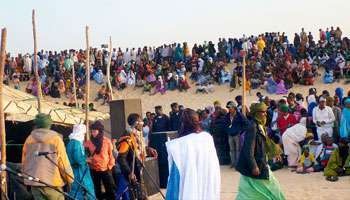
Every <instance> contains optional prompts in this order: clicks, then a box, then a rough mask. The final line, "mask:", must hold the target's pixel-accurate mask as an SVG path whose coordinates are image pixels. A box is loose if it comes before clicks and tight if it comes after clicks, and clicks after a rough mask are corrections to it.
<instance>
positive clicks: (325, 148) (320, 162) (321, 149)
mask: <svg viewBox="0 0 350 200" xmlns="http://www.w3.org/2000/svg"><path fill="white" fill-rule="evenodd" d="M321 141H322V143H321V144H320V145H319V146H318V147H317V149H316V152H315V159H316V161H317V164H316V165H315V167H314V169H315V171H316V172H319V171H323V170H324V168H325V167H326V166H327V164H328V161H329V158H330V157H331V155H332V153H333V151H334V150H335V149H336V148H337V147H338V145H336V144H334V143H333V138H331V137H329V136H328V135H327V134H322V136H321Z"/></svg>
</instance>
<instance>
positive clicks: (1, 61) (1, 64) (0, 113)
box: [0, 28, 7, 199]
mask: <svg viewBox="0 0 350 200" xmlns="http://www.w3.org/2000/svg"><path fill="white" fill-rule="evenodd" d="M6 37H7V31H6V28H3V29H2V30H1V50H0V131H1V133H0V134H1V165H6V130H5V113H4V110H3V109H2V108H3V97H2V95H3V85H4V68H5V57H6V52H5V51H6ZM0 183H1V192H0V194H1V197H0V199H4V198H3V197H4V195H5V196H7V183H6V171H5V170H3V171H2V172H1V174H0Z"/></svg>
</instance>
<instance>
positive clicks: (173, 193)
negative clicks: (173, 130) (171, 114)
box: [166, 109, 220, 200]
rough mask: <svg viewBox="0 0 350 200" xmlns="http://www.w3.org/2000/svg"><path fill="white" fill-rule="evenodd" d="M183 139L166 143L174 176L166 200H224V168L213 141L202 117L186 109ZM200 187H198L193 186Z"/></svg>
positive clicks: (171, 177)
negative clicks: (222, 190)
mask: <svg viewBox="0 0 350 200" xmlns="http://www.w3.org/2000/svg"><path fill="white" fill-rule="evenodd" d="M181 126H182V127H183V129H181V131H180V133H179V138H177V139H174V140H171V141H170V142H167V143H166V147H167V152H168V153H169V158H170V159H169V166H170V175H169V179H168V188H167V193H166V199H167V200H171V199H193V200H194V199H195V200H207V199H210V200H219V199H220V166H219V161H218V157H217V155H216V152H215V147H214V142H213V138H212V137H211V136H210V134H208V133H206V132H203V131H202V129H201V127H200V121H199V116H198V114H197V113H196V112H195V111H194V110H191V109H185V111H184V113H183V118H182V125H181ZM193 183H196V184H193Z"/></svg>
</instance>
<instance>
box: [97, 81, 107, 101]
mask: <svg viewBox="0 0 350 200" xmlns="http://www.w3.org/2000/svg"><path fill="white" fill-rule="evenodd" d="M105 95H106V86H105V85H102V86H101V88H100V89H99V90H98V92H97V97H96V98H95V101H98V100H100V99H105Z"/></svg>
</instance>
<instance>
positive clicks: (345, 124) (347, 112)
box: [339, 98, 350, 138]
mask: <svg viewBox="0 0 350 200" xmlns="http://www.w3.org/2000/svg"><path fill="white" fill-rule="evenodd" d="M348 104H350V98H347V99H346V100H345V101H344V105H345V106H344V109H343V111H342V114H341V120H340V131H339V132H340V137H341V138H347V137H349V136H350V134H349V132H350V108H348V107H347V105H348Z"/></svg>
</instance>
